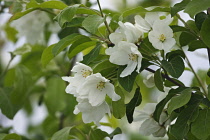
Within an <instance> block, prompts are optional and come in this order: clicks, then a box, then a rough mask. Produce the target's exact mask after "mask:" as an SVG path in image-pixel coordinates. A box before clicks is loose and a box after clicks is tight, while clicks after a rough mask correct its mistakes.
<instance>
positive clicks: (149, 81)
mask: <svg viewBox="0 0 210 140" xmlns="http://www.w3.org/2000/svg"><path fill="white" fill-rule="evenodd" d="M143 82H144V84H145V85H146V86H147V87H148V88H151V87H154V86H155V82H154V74H153V73H150V74H148V75H147V77H146V79H144V80H143Z"/></svg>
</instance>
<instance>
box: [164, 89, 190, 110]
mask: <svg viewBox="0 0 210 140" xmlns="http://www.w3.org/2000/svg"><path fill="white" fill-rule="evenodd" d="M191 92H192V90H191V89H190V88H188V89H185V90H183V91H182V92H181V94H180V95H178V96H174V97H173V98H171V101H170V102H169V104H168V109H167V111H168V113H169V114H171V113H172V111H173V110H175V109H177V108H180V107H182V106H183V105H185V104H187V103H188V102H189V100H190V97H191V94H192V93H191Z"/></svg>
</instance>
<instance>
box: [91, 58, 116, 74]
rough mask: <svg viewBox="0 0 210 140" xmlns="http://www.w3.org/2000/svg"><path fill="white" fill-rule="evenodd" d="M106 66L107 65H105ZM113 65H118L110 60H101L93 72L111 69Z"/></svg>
mask: <svg viewBox="0 0 210 140" xmlns="http://www.w3.org/2000/svg"><path fill="white" fill-rule="evenodd" d="M104 66H106V67H104ZM112 67H117V66H116V65H115V64H113V63H111V62H110V61H109V60H103V61H101V62H99V63H98V64H97V65H96V66H95V67H94V69H93V73H98V72H101V71H103V70H105V69H109V68H112Z"/></svg>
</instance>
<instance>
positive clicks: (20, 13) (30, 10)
mask: <svg viewBox="0 0 210 140" xmlns="http://www.w3.org/2000/svg"><path fill="white" fill-rule="evenodd" d="M34 10H36V8H31V9H28V10H26V11H23V12H18V13H16V14H14V15H13V16H12V17H11V18H10V19H9V21H10V22H11V21H13V20H17V19H19V18H21V17H22V16H24V15H26V14H28V13H30V12H32V11H34Z"/></svg>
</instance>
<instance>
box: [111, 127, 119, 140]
mask: <svg viewBox="0 0 210 140" xmlns="http://www.w3.org/2000/svg"><path fill="white" fill-rule="evenodd" d="M117 134H122V130H121V129H120V128H119V127H117V128H116V129H115V130H114V131H113V132H112V133H111V134H109V137H110V138H111V139H113V137H114V136H115V135H117Z"/></svg>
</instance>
